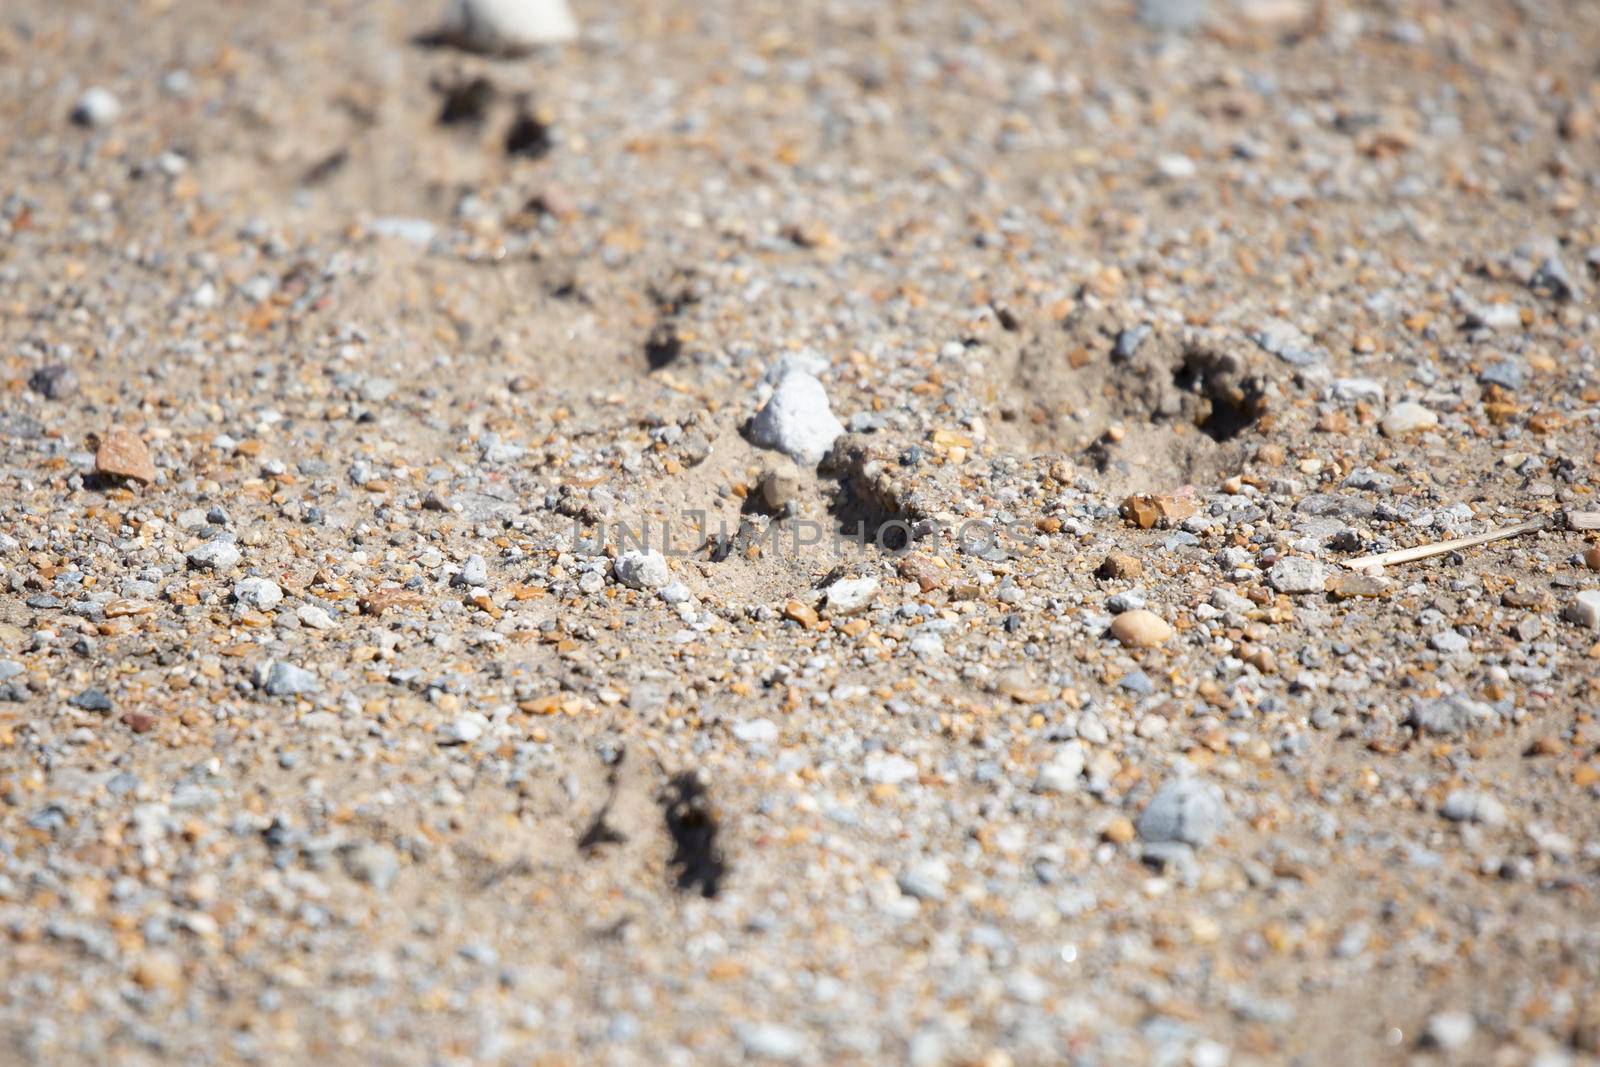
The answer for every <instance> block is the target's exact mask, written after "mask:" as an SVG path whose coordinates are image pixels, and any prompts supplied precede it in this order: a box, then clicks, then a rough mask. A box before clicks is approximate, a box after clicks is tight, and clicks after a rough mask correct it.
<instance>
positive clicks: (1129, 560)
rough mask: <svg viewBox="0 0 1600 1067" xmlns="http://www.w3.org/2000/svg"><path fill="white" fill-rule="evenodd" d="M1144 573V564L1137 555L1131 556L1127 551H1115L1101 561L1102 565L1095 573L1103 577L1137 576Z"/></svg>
mask: <svg viewBox="0 0 1600 1067" xmlns="http://www.w3.org/2000/svg"><path fill="white" fill-rule="evenodd" d="M1143 573H1144V564H1142V563H1140V562H1139V559H1138V557H1137V556H1130V555H1128V554H1127V553H1126V552H1113V553H1111V554H1110V555H1109V556H1107V557H1106V558H1105V559H1103V560H1101V561H1100V567H1099V569H1098V570H1096V571H1095V574H1097V575H1098V576H1100V577H1101V578H1137V577H1139V576H1140V575H1141V574H1143Z"/></svg>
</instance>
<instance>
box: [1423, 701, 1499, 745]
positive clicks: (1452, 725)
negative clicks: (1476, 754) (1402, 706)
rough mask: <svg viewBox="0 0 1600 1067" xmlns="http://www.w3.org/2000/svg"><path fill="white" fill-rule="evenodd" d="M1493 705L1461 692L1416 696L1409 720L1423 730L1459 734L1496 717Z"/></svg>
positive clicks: (1484, 724) (1487, 722)
mask: <svg viewBox="0 0 1600 1067" xmlns="http://www.w3.org/2000/svg"><path fill="white" fill-rule="evenodd" d="M1499 718H1500V716H1499V715H1498V714H1497V713H1496V712H1495V710H1494V708H1492V707H1490V706H1489V705H1488V704H1485V703H1483V702H1482V701H1478V700H1473V699H1472V698H1471V697H1469V696H1467V695H1465V694H1464V693H1452V694H1450V695H1448V696H1441V697H1433V698H1429V699H1424V700H1419V701H1418V702H1417V703H1416V705H1415V706H1414V707H1413V708H1412V710H1411V718H1410V721H1411V723H1412V725H1414V726H1416V727H1417V728H1418V729H1419V730H1421V731H1423V732H1424V733H1430V734H1438V735H1441V736H1445V737H1460V736H1462V735H1463V734H1467V733H1470V732H1471V731H1473V730H1476V729H1479V728H1481V727H1484V726H1488V725H1489V724H1491V723H1494V722H1496V721H1498V720H1499Z"/></svg>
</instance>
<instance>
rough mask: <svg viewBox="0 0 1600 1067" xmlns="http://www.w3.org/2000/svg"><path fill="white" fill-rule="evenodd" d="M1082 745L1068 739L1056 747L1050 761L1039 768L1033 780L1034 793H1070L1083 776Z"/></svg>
mask: <svg viewBox="0 0 1600 1067" xmlns="http://www.w3.org/2000/svg"><path fill="white" fill-rule="evenodd" d="M1083 764H1084V755H1083V746H1082V745H1080V744H1079V743H1078V742H1076V741H1068V742H1066V743H1064V744H1062V745H1061V747H1059V748H1057V749H1056V752H1055V755H1053V756H1051V757H1050V762H1049V763H1046V764H1045V765H1044V766H1043V767H1040V768H1039V776H1038V777H1037V778H1035V779H1034V780H1033V791H1034V792H1035V793H1070V792H1072V791H1074V790H1075V789H1077V788H1078V786H1079V784H1081V780H1082V777H1083Z"/></svg>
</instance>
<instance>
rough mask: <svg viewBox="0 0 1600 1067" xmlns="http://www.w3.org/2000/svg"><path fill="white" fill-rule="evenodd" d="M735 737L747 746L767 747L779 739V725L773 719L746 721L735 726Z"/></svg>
mask: <svg viewBox="0 0 1600 1067" xmlns="http://www.w3.org/2000/svg"><path fill="white" fill-rule="evenodd" d="M733 736H734V737H736V738H738V739H739V740H740V741H743V742H744V743H745V744H747V745H767V744H771V743H772V742H774V741H776V740H777V739H778V724H777V723H775V722H773V721H772V720H771V719H746V720H745V721H744V722H736V723H734V724H733Z"/></svg>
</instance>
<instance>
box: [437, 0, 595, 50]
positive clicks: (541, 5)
mask: <svg viewBox="0 0 1600 1067" xmlns="http://www.w3.org/2000/svg"><path fill="white" fill-rule="evenodd" d="M439 36H440V37H441V38H442V39H443V40H445V41H446V42H448V43H449V44H453V45H455V46H456V47H458V48H465V49H468V50H470V51H473V52H487V53H490V54H493V55H516V54H518V53H521V52H528V51H531V50H533V49H534V48H537V47H539V46H540V45H545V44H563V43H565V42H567V41H570V40H572V39H573V38H575V37H577V36H578V20H577V19H575V18H573V16H572V9H571V8H570V7H569V6H568V5H567V0H451V3H450V6H449V8H448V9H447V10H446V12H445V19H444V25H443V27H441V29H440V33H439Z"/></svg>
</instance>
